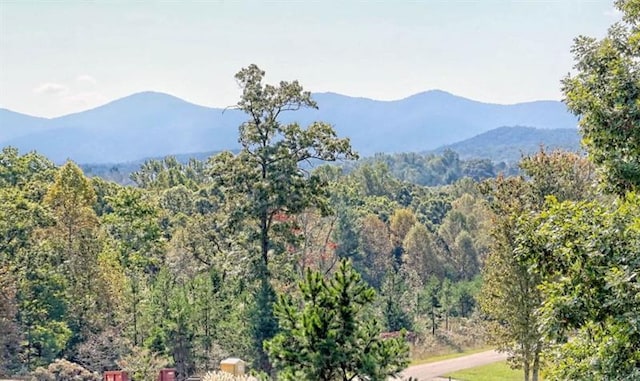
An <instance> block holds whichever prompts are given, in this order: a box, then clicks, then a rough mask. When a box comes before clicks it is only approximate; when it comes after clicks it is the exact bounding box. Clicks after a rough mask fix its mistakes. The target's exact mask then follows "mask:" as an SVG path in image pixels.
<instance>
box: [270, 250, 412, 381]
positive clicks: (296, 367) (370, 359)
mask: <svg viewBox="0 0 640 381" xmlns="http://www.w3.org/2000/svg"><path fill="white" fill-rule="evenodd" d="M299 287H300V292H301V294H302V295H301V300H294V299H293V298H292V297H291V296H290V295H288V294H283V295H280V296H279V298H278V302H277V304H276V305H275V312H276V316H277V317H278V321H279V324H280V328H281V332H280V333H278V334H277V335H276V336H275V337H274V338H273V339H271V340H269V341H267V342H266V343H265V348H266V349H267V352H268V353H269V356H270V357H271V359H272V360H273V363H274V366H275V367H276V369H278V370H279V374H278V377H279V379H284V380H314V381H315V380H344V381H347V380H354V379H367V380H386V379H387V378H388V377H390V376H396V375H398V374H399V372H400V371H402V370H403V369H404V368H405V367H406V366H407V364H408V354H409V347H408V344H407V343H406V342H405V341H404V338H402V337H399V338H389V339H382V338H381V337H380V326H379V325H378V324H377V322H376V320H375V318H374V317H373V316H371V315H367V309H368V307H369V306H370V305H371V304H372V303H373V302H374V298H375V292H374V290H373V289H372V288H371V287H369V286H368V285H367V284H366V283H365V282H364V281H363V280H362V279H361V277H360V275H359V274H358V273H357V272H355V271H354V270H353V268H352V266H351V264H350V263H349V262H348V261H346V260H343V261H341V263H340V266H339V268H338V270H337V271H336V273H335V274H334V275H333V277H332V278H331V279H329V280H326V279H324V278H323V277H322V274H320V273H318V272H311V271H309V272H308V273H307V275H306V277H305V279H304V281H302V282H300V285H299Z"/></svg>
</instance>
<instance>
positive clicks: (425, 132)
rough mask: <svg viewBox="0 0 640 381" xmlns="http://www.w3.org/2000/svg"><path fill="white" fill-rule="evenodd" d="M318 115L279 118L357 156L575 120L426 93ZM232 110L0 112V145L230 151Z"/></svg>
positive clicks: (542, 108)
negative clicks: (328, 134)
mask: <svg viewBox="0 0 640 381" xmlns="http://www.w3.org/2000/svg"><path fill="white" fill-rule="evenodd" d="M313 97H314V99H315V100H316V102H317V103H318V106H319V110H313V109H304V110H300V111H297V112H295V113H288V114H284V115H283V121H284V122H292V121H296V122H299V123H300V124H302V125H307V124H308V123H310V122H312V121H315V120H322V121H325V122H328V123H331V124H332V125H333V126H334V128H335V129H336V131H337V133H338V135H339V136H342V137H349V138H350V139H351V142H352V145H353V146H354V147H355V149H356V150H357V151H358V152H360V153H361V154H362V155H365V156H366V155H371V154H373V153H376V152H388V153H392V152H410V151H413V152H424V151H428V150H433V149H435V148H437V147H439V146H442V145H447V144H453V143H454V142H457V141H460V140H463V139H467V138H471V137H473V136H475V135H478V134H481V133H483V132H486V131H489V130H491V129H493V128H496V127H498V126H515V125H526V126H533V127H537V128H549V129H557V128H573V129H575V127H576V125H577V119H576V117H575V116H573V115H571V114H570V113H569V112H568V111H567V109H566V107H565V106H564V105H563V104H562V103H561V102H557V101H536V102H527V103H518V104H513V105H497V104H489V103H482V102H477V101H473V100H470V99H467V98H463V97H458V96H455V95H453V94H450V93H447V92H444V91H440V90H432V91H427V92H423V93H419V94H415V95H412V96H410V97H407V98H404V99H400V100H394V101H377V100H372V99H366V98H354V97H349V96H345V95H340V94H335V93H316V94H313ZM245 119H246V116H245V115H244V114H242V113H241V112H240V111H238V110H232V109H229V110H226V111H225V110H223V109H220V108H210V107H205V106H199V105H195V104H192V103H189V102H187V101H185V100H182V99H180V98H178V97H174V96H171V95H168V94H164V93H157V92H143V93H137V94H133V95H130V96H128V97H124V98H121V99H118V100H115V101H112V102H110V103H107V104H105V105H103V106H100V107H97V108H94V109H91V110H87V111H83V112H79V113H75V114H69V115H65V116H61V117H58V118H52V119H46V118H37V117H31V116H28V115H24V114H19V113H16V112H13V111H10V110H6V109H0V145H1V146H7V145H12V146H15V147H17V148H19V149H20V150H21V151H23V152H24V151H30V150H34V149H35V150H37V151H38V152H41V153H43V154H44V155H46V156H48V157H50V158H51V159H52V160H54V161H56V162H62V161H64V160H66V159H68V158H69V159H73V160H75V161H77V162H80V163H121V162H127V161H135V160H138V159H140V158H144V157H158V156H165V155H170V154H185V153H190V152H210V151H219V150H225V149H236V148H238V142H237V134H238V126H239V125H240V124H241V123H242V122H243V121H244V120H245Z"/></svg>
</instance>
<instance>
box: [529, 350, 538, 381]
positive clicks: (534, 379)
mask: <svg viewBox="0 0 640 381" xmlns="http://www.w3.org/2000/svg"><path fill="white" fill-rule="evenodd" d="M539 372H540V351H539V350H537V349H536V353H535V355H534V358H533V370H532V375H531V381H538V373H539Z"/></svg>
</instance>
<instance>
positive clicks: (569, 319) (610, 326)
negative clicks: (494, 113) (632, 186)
mask: <svg viewBox="0 0 640 381" xmlns="http://www.w3.org/2000/svg"><path fill="white" fill-rule="evenodd" d="M638 216H640V197H638V195H636V194H628V195H627V197H626V198H624V199H620V200H616V201H615V202H614V203H613V204H609V205H606V204H602V203H599V202H593V201H592V202H585V201H583V202H564V203H560V202H558V201H557V200H555V199H550V200H549V204H548V208H546V209H545V210H544V211H543V212H542V213H541V214H540V215H539V216H538V217H537V218H535V219H527V220H523V221H521V224H522V225H525V226H527V225H528V228H527V229H521V230H522V231H523V232H525V233H526V234H521V235H520V236H519V239H518V254H519V255H520V256H522V257H523V258H524V260H525V261H531V262H532V263H535V265H536V267H535V269H536V271H537V274H539V276H541V277H542V280H543V281H542V283H541V290H542V294H543V296H544V300H543V303H542V307H541V309H540V312H541V316H542V323H543V324H542V331H543V332H544V333H545V335H546V336H547V338H548V340H549V341H550V342H551V343H552V346H551V354H550V356H549V357H548V358H549V361H550V362H551V367H550V370H549V372H548V375H547V376H546V377H545V379H546V378H549V379H550V380H567V379H571V380H587V379H588V380H635V379H638V377H640V324H638V322H640V300H639V299H638V295H639V293H638V290H639V286H640V283H639V280H638V277H639V276H640V270H639V269H640V255H639V251H638V248H639V247H640V246H639V245H640V224H639V221H640V220H639V219H638Z"/></svg>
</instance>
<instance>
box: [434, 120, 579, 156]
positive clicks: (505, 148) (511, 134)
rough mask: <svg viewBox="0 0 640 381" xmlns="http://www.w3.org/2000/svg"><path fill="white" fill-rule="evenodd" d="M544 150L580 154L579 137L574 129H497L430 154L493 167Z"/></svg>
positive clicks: (518, 127) (520, 127)
mask: <svg viewBox="0 0 640 381" xmlns="http://www.w3.org/2000/svg"><path fill="white" fill-rule="evenodd" d="M540 148H544V149H545V150H555V149H560V150H563V151H572V152H579V151H580V150H581V146H580V134H579V132H578V129H576V128H556V129H540V128H533V127H523V126H514V127H499V128H495V129H493V130H489V131H487V132H484V133H482V134H479V135H476V136H474V137H472V138H469V139H465V140H462V141H459V142H456V143H453V144H448V145H444V146H442V147H439V148H437V149H435V150H433V151H431V152H432V153H437V154H440V153H442V152H444V150H446V149H450V150H452V151H455V152H457V153H458V155H459V156H460V159H463V160H468V159H490V160H491V161H493V162H495V163H500V162H505V163H515V162H518V161H519V160H520V159H521V158H522V156H523V155H531V154H534V153H536V152H538V151H539V150H540Z"/></svg>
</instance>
